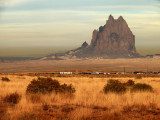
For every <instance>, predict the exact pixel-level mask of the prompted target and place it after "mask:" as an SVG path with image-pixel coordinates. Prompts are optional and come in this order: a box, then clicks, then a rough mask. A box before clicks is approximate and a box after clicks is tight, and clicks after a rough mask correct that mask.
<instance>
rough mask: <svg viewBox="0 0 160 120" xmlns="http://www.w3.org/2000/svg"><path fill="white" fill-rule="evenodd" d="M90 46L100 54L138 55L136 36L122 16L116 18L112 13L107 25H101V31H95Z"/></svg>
mask: <svg viewBox="0 0 160 120" xmlns="http://www.w3.org/2000/svg"><path fill="white" fill-rule="evenodd" d="M90 46H91V47H93V48H94V52H93V53H95V54H98V55H108V56H114V55H118V56H119V57H121V56H122V57H123V56H126V57H127V56H128V57H129V56H133V57H134V54H135V55H136V48H135V36H134V35H133V33H132V31H131V30H130V28H129V27H128V25H127V23H126V21H125V20H124V19H123V17H122V16H120V17H119V18H118V19H114V18H113V16H112V15H110V16H109V19H108V21H107V23H106V25H104V26H101V27H100V28H99V31H97V30H94V31H93V37H92V41H91V44H90Z"/></svg>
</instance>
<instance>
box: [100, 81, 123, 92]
mask: <svg viewBox="0 0 160 120" xmlns="http://www.w3.org/2000/svg"><path fill="white" fill-rule="evenodd" d="M103 91H104V93H108V92H114V93H124V92H126V87H125V85H124V84H122V83H121V82H119V81H118V80H112V79H110V80H109V81H108V83H107V84H106V85H105V86H104V88H103Z"/></svg>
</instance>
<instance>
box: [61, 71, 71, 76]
mask: <svg viewBox="0 0 160 120" xmlns="http://www.w3.org/2000/svg"><path fill="white" fill-rule="evenodd" d="M60 74H63V75H71V74H72V72H60Z"/></svg>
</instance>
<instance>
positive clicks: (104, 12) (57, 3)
mask: <svg viewBox="0 0 160 120" xmlns="http://www.w3.org/2000/svg"><path fill="white" fill-rule="evenodd" d="M110 14H112V15H113V16H114V18H116V19H117V18H118V17H119V16H123V17H124V19H125V20H126V21H127V23H128V25H129V27H130V28H131V30H132V32H133V34H134V35H135V36H136V45H137V46H151V47H154V46H160V0H132V1H131V0H0V36H1V37H0V47H13V46H14V47H15V46H21V47H26V46H80V45H81V44H82V43H83V42H84V41H87V42H88V43H89V44H90V41H91V38H92V32H93V30H94V29H98V28H99V26H102V25H104V24H105V23H106V20H107V19H108V16H109V15H110Z"/></svg>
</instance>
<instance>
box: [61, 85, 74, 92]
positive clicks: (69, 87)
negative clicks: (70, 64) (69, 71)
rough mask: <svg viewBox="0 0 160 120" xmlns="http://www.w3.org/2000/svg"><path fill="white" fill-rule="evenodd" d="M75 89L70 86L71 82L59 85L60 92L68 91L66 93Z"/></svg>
mask: <svg viewBox="0 0 160 120" xmlns="http://www.w3.org/2000/svg"><path fill="white" fill-rule="evenodd" d="M75 91H76V90H75V88H73V87H72V84H70V85H67V84H63V85H61V91H60V92H62V93H65V92H68V93H74V92H75Z"/></svg>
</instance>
